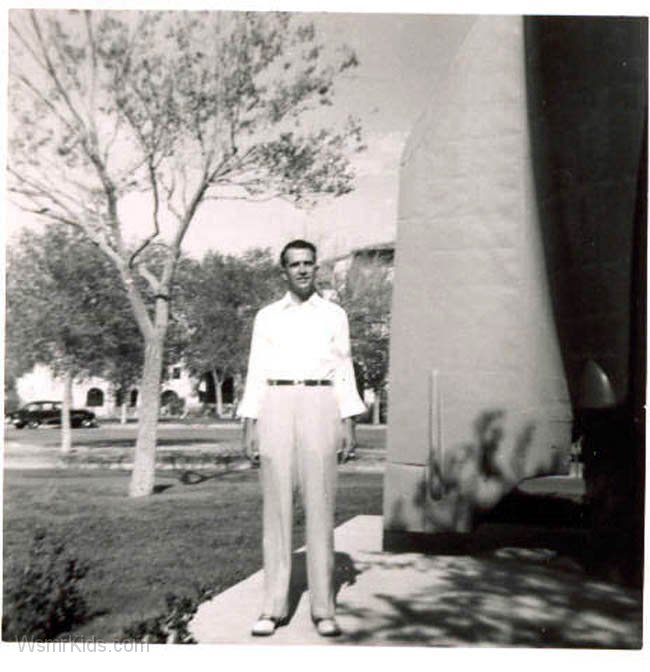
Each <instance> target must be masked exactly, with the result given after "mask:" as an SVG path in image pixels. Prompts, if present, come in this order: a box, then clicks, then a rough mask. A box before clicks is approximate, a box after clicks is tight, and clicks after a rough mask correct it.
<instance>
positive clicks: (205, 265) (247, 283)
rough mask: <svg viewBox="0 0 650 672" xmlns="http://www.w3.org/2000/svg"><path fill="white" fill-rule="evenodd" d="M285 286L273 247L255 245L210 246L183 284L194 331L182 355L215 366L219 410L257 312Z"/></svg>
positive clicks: (240, 368) (209, 368)
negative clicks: (231, 249)
mask: <svg viewBox="0 0 650 672" xmlns="http://www.w3.org/2000/svg"><path fill="white" fill-rule="evenodd" d="M280 289H281V283H280V275H279V273H278V271H277V266H276V264H275V262H274V260H273V258H272V257H271V254H270V252H269V251H268V250H250V251H248V252H246V253H245V254H244V255H243V256H242V257H235V256H224V255H221V254H219V253H218V252H208V253H207V254H206V255H205V256H204V258H203V259H202V260H201V262H200V263H199V264H197V266H196V269H195V272H194V275H193V277H191V278H188V281H187V283H183V285H182V288H181V292H182V294H183V295H184V298H183V305H184V309H183V310H184V314H185V321H186V322H187V324H188V328H189V334H190V336H189V338H188V339H187V341H186V343H185V345H184V348H183V360H184V361H185V363H186V364H187V365H188V366H189V367H190V368H192V369H194V370H196V371H200V372H210V374H211V376H212V379H213V381H214V387H215V392H216V406H217V415H219V416H221V415H222V413H223V384H224V381H225V380H226V378H227V377H229V376H233V377H234V378H235V380H239V379H241V378H242V376H243V374H244V371H245V368H246V362H247V358H248V348H249V344H250V337H251V332H252V328H253V327H252V325H253V319H254V317H255V313H256V312H257V310H259V308H261V307H262V305H264V304H265V303H268V302H269V301H271V300H272V299H273V298H274V297H276V296H277V295H278V293H279V291H280ZM185 297H186V298H185ZM235 396H237V395H235Z"/></svg>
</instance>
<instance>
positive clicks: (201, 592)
mask: <svg viewBox="0 0 650 672" xmlns="http://www.w3.org/2000/svg"><path fill="white" fill-rule="evenodd" d="M212 594H213V591H212V590H211V589H208V588H205V587H203V588H199V589H198V590H197V595H196V597H194V598H192V597H187V596H185V597H179V596H178V595H174V594H173V593H168V594H167V595H166V596H165V603H166V609H165V611H164V612H162V613H161V614H158V615H157V616H152V617H151V618H146V619H143V620H140V621H135V622H134V623H131V625H129V626H127V627H126V628H124V631H123V633H122V635H123V637H124V638H125V639H128V640H130V641H135V642H147V643H150V644H196V641H195V640H194V638H193V637H192V635H191V634H190V631H189V629H188V625H189V622H190V621H191V620H192V616H193V615H194V614H195V612H196V610H197V608H198V606H199V604H201V602H204V601H205V600H207V599H209V598H210V597H211V596H212Z"/></svg>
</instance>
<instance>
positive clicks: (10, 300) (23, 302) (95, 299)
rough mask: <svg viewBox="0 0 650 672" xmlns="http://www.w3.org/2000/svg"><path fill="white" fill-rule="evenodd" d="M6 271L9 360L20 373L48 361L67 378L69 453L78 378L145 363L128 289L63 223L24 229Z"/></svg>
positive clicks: (116, 375)
mask: <svg viewBox="0 0 650 672" xmlns="http://www.w3.org/2000/svg"><path fill="white" fill-rule="evenodd" d="M6 277H7V283H6V291H7V319H6V327H7V328H6V331H7V350H6V356H7V359H8V360H9V361H11V362H12V363H13V364H12V370H13V372H14V375H15V376H17V375H19V374H20V373H22V372H24V371H26V370H28V369H29V368H31V367H32V366H33V365H34V364H36V363H42V364H46V365H47V366H49V367H50V368H51V369H52V371H53V373H54V374H55V375H57V376H60V377H61V378H62V379H63V383H64V394H63V410H62V439H61V447H62V450H63V451H68V450H70V446H71V436H70V416H69V410H70V406H71V400H72V383H73V380H74V379H75V378H77V379H79V378H83V377H85V376H90V375H103V376H107V377H109V378H112V379H114V380H125V379H126V378H127V377H129V376H131V371H135V366H136V362H139V361H141V353H142V339H141V338H140V337H139V334H138V333H137V327H136V326H135V323H134V320H133V316H132V314H131V312H130V309H129V304H128V300H127V298H126V293H125V291H124V289H123V288H122V286H121V284H120V282H119V278H118V276H117V272H116V270H115V268H114V267H113V266H112V264H110V262H109V261H108V259H106V257H105V255H103V254H102V253H101V252H100V251H99V250H98V249H97V248H96V246H94V245H93V244H92V243H91V242H90V241H89V240H88V239H87V238H86V237H85V236H83V235H82V234H80V233H78V232H76V231H74V230H73V229H70V227H67V226H64V225H61V224H59V225H53V226H52V227H48V228H47V229H46V230H45V231H44V232H43V233H36V232H34V231H30V230H25V231H23V232H22V235H21V236H20V238H19V239H18V241H17V243H16V244H15V245H12V246H10V247H9V250H8V252H7V276H6ZM127 371H128V372H129V373H128V374H126V373H125V372H127Z"/></svg>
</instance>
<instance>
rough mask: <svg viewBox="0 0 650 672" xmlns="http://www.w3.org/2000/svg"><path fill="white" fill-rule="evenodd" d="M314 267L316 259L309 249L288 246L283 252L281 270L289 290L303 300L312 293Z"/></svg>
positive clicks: (314, 277)
mask: <svg viewBox="0 0 650 672" xmlns="http://www.w3.org/2000/svg"><path fill="white" fill-rule="evenodd" d="M316 268H317V267H316V260H315V259H314V255H313V254H312V251H311V250H303V249H301V248H295V247H290V248H289V249H288V250H287V251H286V253H285V265H284V269H283V272H282V275H283V276H284V279H285V280H286V281H287V288H288V289H289V291H290V292H291V293H292V294H295V295H296V296H297V297H298V298H300V299H302V300H303V301H305V300H306V299H308V298H309V297H310V296H311V295H312V294H313V293H314V288H315V287H314V283H315V281H316Z"/></svg>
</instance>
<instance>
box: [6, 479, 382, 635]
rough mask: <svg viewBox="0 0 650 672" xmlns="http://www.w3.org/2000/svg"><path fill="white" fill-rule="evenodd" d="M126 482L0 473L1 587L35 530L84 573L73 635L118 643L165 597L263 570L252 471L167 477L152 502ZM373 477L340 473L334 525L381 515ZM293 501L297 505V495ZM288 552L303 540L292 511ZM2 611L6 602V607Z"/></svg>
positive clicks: (298, 513)
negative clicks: (85, 608) (80, 620)
mask: <svg viewBox="0 0 650 672" xmlns="http://www.w3.org/2000/svg"><path fill="white" fill-rule="evenodd" d="M128 479H129V475H128V474H127V473H120V472H111V471H99V470H88V471H72V470H65V471H45V470H24V471H6V472H5V475H4V590H5V596H6V595H7V589H8V588H10V587H11V585H13V584H14V583H15V581H16V578H17V576H19V573H20V572H21V571H22V568H23V566H24V564H25V560H26V558H27V553H28V550H29V547H30V545H31V541H32V538H33V534H34V531H35V530H36V529H37V528H43V529H45V530H46V532H47V533H48V535H51V536H52V537H55V538H57V539H59V540H61V541H63V542H65V544H66V548H67V550H68V551H69V553H70V554H71V555H74V556H76V557H77V558H78V559H79V560H81V561H84V562H86V563H87V564H88V566H89V568H90V569H89V572H88V575H87V576H86V578H85V579H84V588H85V591H84V594H85V596H86V599H87V601H88V603H89V607H90V609H91V610H92V611H93V612H94V614H95V615H94V617H93V618H92V619H91V620H90V621H89V622H87V623H85V624H84V625H82V626H80V627H78V628H77V629H75V630H74V631H73V632H72V633H70V634H72V635H73V636H75V637H80V638H82V637H83V638H90V637H95V638H97V639H100V640H113V639H115V638H118V637H119V636H120V635H121V634H122V631H123V629H124V628H125V627H126V626H128V625H130V624H131V623H133V622H134V621H136V620H141V619H143V618H147V617H150V616H154V615H156V614H158V613H160V612H162V611H163V610H164V608H165V599H164V598H165V595H166V594H168V593H175V594H176V595H179V596H183V595H187V596H190V597H195V596H196V591H197V588H198V587H200V586H210V587H212V588H214V589H216V590H217V592H219V591H221V590H223V589H225V588H227V587H228V586H231V585H233V584H234V583H237V582H238V581H240V580H241V579H244V578H245V577H247V576H249V575H250V574H252V573H253V572H255V571H257V570H258V569H259V568H260V567H261V565H262V553H261V521H262V498H261V490H260V487H259V482H258V473H257V472H250V471H246V472H236V473H230V474H223V475H219V476H217V477H214V478H209V479H206V480H203V481H201V482H199V483H196V484H191V485H189V484H182V483H180V482H179V481H178V480H177V479H175V478H174V477H173V476H170V474H169V473H161V474H160V475H159V477H158V479H157V489H158V490H159V492H158V493H157V494H155V495H154V496H152V497H149V498H143V499H135V500H133V499H129V498H127V497H126V492H127V487H128ZM381 486H382V475H381V474H380V473H363V472H344V473H341V474H339V493H338V499H337V510H336V523H337V525H338V524H341V523H342V522H344V521H346V520H348V519H350V518H352V517H354V516H356V515H358V514H380V513H381ZM297 499H298V498H297ZM294 521H295V524H294V548H297V547H299V546H302V545H303V543H304V515H303V511H302V507H301V506H300V504H299V503H297V504H296V509H295V517H294ZM4 605H5V606H4V608H5V609H7V608H8V607H9V605H8V604H7V600H6V598H5V600H4Z"/></svg>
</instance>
